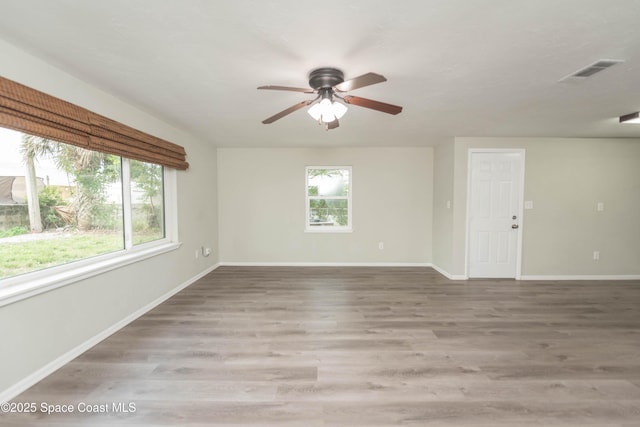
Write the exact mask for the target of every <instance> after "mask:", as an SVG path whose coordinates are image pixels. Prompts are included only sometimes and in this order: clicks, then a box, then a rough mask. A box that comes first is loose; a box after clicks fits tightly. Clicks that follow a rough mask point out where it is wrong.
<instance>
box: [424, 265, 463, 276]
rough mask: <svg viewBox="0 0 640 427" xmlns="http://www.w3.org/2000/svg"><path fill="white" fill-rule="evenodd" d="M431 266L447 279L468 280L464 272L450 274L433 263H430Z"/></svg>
mask: <svg viewBox="0 0 640 427" xmlns="http://www.w3.org/2000/svg"><path fill="white" fill-rule="evenodd" d="M431 267H432V268H433V269H434V270H435V271H437V272H438V273H440V274H442V275H443V276H444V277H446V278H447V279H449V280H469V277H468V276H466V275H464V274H451V273H449V272H448V271H447V270H445V269H444V268H441V267H438V266H437V265H435V264H434V265H431Z"/></svg>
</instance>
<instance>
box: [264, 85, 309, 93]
mask: <svg viewBox="0 0 640 427" xmlns="http://www.w3.org/2000/svg"><path fill="white" fill-rule="evenodd" d="M258 89H267V90H288V91H290V92H303V93H314V90H313V89H311V88H310V87H308V88H303V87H289V86H273V85H269V86H260V87H258Z"/></svg>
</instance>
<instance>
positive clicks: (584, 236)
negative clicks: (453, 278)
mask: <svg viewBox="0 0 640 427" xmlns="http://www.w3.org/2000/svg"><path fill="white" fill-rule="evenodd" d="M470 148H524V149H525V150H526V164H525V169H526V170H525V194H524V200H531V201H533V204H534V209H532V210H525V211H524V212H525V215H524V221H523V224H522V225H523V227H524V228H523V265H522V274H523V276H525V277H526V276H529V277H531V276H534V277H537V276H549V277H554V276H594V277H595V276H638V275H640V262H638V261H639V260H640V221H639V220H638V217H639V215H638V212H640V167H639V166H638V165H640V140H637V139H577V138H574V139H568V138H456V142H455V153H454V156H455V159H454V165H453V170H454V175H455V177H454V218H453V221H454V222H453V228H454V230H453V233H452V234H451V238H452V240H453V241H452V244H453V254H454V257H453V263H452V270H451V273H453V274H459V275H463V274H465V259H464V254H465V230H466V197H467V158H468V151H469V149H470ZM598 202H603V203H604V205H605V210H604V211H603V212H597V211H596V204H597V203H598ZM595 250H598V251H600V260H599V261H598V262H595V261H594V260H593V251H595Z"/></svg>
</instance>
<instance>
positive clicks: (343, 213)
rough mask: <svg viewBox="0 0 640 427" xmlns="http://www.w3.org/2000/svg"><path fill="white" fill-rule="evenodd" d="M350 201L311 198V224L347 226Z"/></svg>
mask: <svg viewBox="0 0 640 427" xmlns="http://www.w3.org/2000/svg"><path fill="white" fill-rule="evenodd" d="M348 207H349V202H348V200H346V199H311V200H309V225H310V226H312V227H322V226H347V225H348V214H349V209H348Z"/></svg>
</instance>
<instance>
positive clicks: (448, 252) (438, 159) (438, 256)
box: [432, 139, 454, 273]
mask: <svg viewBox="0 0 640 427" xmlns="http://www.w3.org/2000/svg"><path fill="white" fill-rule="evenodd" d="M453 160H454V141H453V139H452V140H451V141H448V142H443V143H441V144H439V145H437V146H436V147H435V148H434V188H433V242H432V245H433V265H434V266H435V267H436V268H438V269H439V270H440V271H441V272H445V273H449V272H450V271H452V263H453V246H452V243H453V239H452V237H451V236H452V234H453V212H454V211H453V194H454V192H453V176H454V173H453V165H454V161H453Z"/></svg>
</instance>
